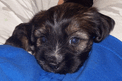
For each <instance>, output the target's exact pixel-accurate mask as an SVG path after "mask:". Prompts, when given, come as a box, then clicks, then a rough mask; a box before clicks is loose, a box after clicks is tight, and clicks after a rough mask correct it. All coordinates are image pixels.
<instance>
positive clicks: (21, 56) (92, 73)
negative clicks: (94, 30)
mask: <svg viewBox="0 0 122 81" xmlns="http://www.w3.org/2000/svg"><path fill="white" fill-rule="evenodd" d="M0 81H122V42H120V41H119V40H118V39H116V38H114V37H113V36H108V37H107V38H106V39H105V40H104V41H102V42H101V43H94V44H93V48H92V50H91V52H90V53H89V58H88V60H86V62H85V63H84V65H83V67H81V68H80V70H79V71H78V72H76V73H73V74H66V75H60V74H54V73H49V72H46V71H44V70H43V69H41V67H40V66H39V65H38V63H37V62H36V59H35V58H34V56H32V55H30V54H29V53H27V52H26V51H24V50H23V49H21V48H16V47H12V46H9V45H1V46H0Z"/></svg>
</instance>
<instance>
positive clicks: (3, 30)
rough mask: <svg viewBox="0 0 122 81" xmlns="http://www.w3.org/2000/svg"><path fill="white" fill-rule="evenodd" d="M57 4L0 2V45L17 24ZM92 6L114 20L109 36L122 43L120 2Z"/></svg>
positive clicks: (49, 0) (102, 0) (47, 0)
mask: <svg viewBox="0 0 122 81" xmlns="http://www.w3.org/2000/svg"><path fill="white" fill-rule="evenodd" d="M57 4H58V0H0V44H4V43H5V41H6V39H8V38H9V37H10V36H11V34H12V32H13V30H14V28H15V27H16V26H17V25H18V24H20V23H23V22H28V21H29V20H30V19H31V18H32V17H33V16H34V15H35V14H36V13H37V12H39V11H40V10H47V9H48V8H50V7H52V6H54V5H57ZM93 6H94V7H96V8H98V10H99V11H100V12H101V13H103V14H105V15H108V16H110V17H112V18H113V19H114V20H115V22H116V25H115V28H114V30H113V31H112V33H111V35H113V36H115V37H117V38H118V39H120V40H121V41H122V0H94V5H93Z"/></svg>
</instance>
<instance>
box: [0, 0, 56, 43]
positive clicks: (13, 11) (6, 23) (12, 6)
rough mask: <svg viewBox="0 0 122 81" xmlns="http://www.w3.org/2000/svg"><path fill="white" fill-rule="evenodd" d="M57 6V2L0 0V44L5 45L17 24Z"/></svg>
mask: <svg viewBox="0 0 122 81" xmlns="http://www.w3.org/2000/svg"><path fill="white" fill-rule="evenodd" d="M57 4H58V0H0V44H4V43H5V41H6V39H8V38H9V37H10V36H11V35H12V32H13V30H14V28H15V27H16V26H17V25H18V24H20V23H23V22H28V21H29V20H30V19H31V18H32V17H33V16H34V15H35V14H36V13H37V12H39V11H40V10H47V9H48V8H50V7H52V6H54V5H57Z"/></svg>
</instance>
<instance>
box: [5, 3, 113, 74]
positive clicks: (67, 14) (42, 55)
mask: <svg viewBox="0 0 122 81" xmlns="http://www.w3.org/2000/svg"><path fill="white" fill-rule="evenodd" d="M113 27H114V20H113V19H111V18H110V17H108V16H105V15H103V14H100V13H99V12H98V11H97V9H96V8H93V7H90V8H88V7H84V6H82V5H80V4H75V3H64V4H62V5H58V6H55V7H52V8H50V9H49V10H46V11H41V12H39V13H38V14H36V15H35V16H34V17H33V19H32V20H31V21H30V22H28V23H23V24H20V25H18V26H17V27H16V28H15V30H14V33H13V35H12V36H11V37H10V38H9V39H8V40H7V41H6V44H9V45H13V46H16V47H21V48H23V49H25V50H26V51H32V54H33V55H34V56H35V58H36V59H37V61H38V63H39V64H40V66H41V67H42V68H43V69H44V70H46V71H49V72H54V73H61V74H66V73H73V72H76V71H77V70H78V69H79V68H80V67H81V66H82V65H83V63H84V62H85V60H86V59H87V58H88V54H89V52H90V50H91V48H92V44H93V42H101V41H102V40H103V39H104V38H105V37H107V36H108V35H109V33H110V31H111V30H112V29H113Z"/></svg>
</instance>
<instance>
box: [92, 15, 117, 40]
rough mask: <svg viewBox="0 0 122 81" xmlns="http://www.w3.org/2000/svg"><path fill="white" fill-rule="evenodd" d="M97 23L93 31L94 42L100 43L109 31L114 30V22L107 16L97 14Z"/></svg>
mask: <svg viewBox="0 0 122 81" xmlns="http://www.w3.org/2000/svg"><path fill="white" fill-rule="evenodd" d="M98 21H99V22H97V24H98V25H97V28H96V29H95V32H94V33H95V36H94V42H100V41H102V40H103V39H104V38H105V37H107V36H108V35H109V33H110V31H111V30H112V29H113V28H114V24H115V22H114V20H113V19H112V18H110V17H108V16H105V15H103V14H101V13H99V20H98Z"/></svg>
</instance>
